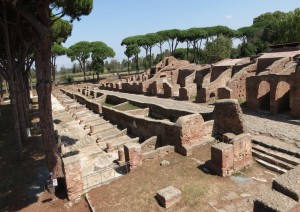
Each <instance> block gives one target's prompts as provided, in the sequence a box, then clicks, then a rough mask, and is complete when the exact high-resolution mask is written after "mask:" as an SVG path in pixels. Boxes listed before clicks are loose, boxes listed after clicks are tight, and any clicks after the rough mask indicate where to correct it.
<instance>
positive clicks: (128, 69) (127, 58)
mask: <svg viewBox="0 0 300 212" xmlns="http://www.w3.org/2000/svg"><path fill="white" fill-rule="evenodd" d="M127 70H128V74H130V71H129V57H127Z"/></svg>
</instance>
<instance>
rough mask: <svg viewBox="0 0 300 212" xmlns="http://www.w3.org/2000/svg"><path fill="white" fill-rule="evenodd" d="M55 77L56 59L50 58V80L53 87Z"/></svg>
mask: <svg viewBox="0 0 300 212" xmlns="http://www.w3.org/2000/svg"><path fill="white" fill-rule="evenodd" d="M55 75H56V58H55V57H52V80H53V82H52V83H53V85H54V86H55Z"/></svg>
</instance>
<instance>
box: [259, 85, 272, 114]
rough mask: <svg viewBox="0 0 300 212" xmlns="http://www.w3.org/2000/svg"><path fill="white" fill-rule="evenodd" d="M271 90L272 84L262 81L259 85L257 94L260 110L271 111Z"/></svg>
mask: <svg viewBox="0 0 300 212" xmlns="http://www.w3.org/2000/svg"><path fill="white" fill-rule="evenodd" d="M270 90H271V89H270V83H268V82H267V81H262V82H261V83H260V84H259V88H258V94H257V101H258V109H260V110H268V111H269V110H270Z"/></svg>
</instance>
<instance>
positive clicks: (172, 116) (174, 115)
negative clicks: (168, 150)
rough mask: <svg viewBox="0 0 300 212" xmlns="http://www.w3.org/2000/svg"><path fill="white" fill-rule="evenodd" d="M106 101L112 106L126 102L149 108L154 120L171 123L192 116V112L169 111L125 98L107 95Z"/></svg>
mask: <svg viewBox="0 0 300 212" xmlns="http://www.w3.org/2000/svg"><path fill="white" fill-rule="evenodd" d="M106 100H107V102H108V103H111V102H113V103H114V104H119V103H123V102H126V101H128V102H130V103H131V104H133V105H136V106H137V107H140V108H149V111H150V112H149V113H150V115H151V116H152V117H154V118H157V119H169V120H171V121H173V120H177V119H178V118H179V117H181V116H185V115H189V114H193V112H188V111H184V110H175V109H169V108H165V107H163V106H159V105H155V104H150V103H144V102H139V101H132V100H127V99H125V98H120V97H117V96H113V95H107V98H106Z"/></svg>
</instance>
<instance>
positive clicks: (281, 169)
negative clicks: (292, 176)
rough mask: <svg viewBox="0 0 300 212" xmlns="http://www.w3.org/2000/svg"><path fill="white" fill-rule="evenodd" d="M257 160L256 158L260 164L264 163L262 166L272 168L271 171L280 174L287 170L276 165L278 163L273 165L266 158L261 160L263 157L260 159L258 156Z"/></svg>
mask: <svg viewBox="0 0 300 212" xmlns="http://www.w3.org/2000/svg"><path fill="white" fill-rule="evenodd" d="M255 160H256V161H257V162H258V163H259V164H260V165H262V166H264V167H266V168H268V169H270V170H271V171H274V172H277V173H279V174H284V173H286V172H287V170H286V169H283V168H280V167H278V166H276V165H273V164H271V163H268V162H266V161H264V160H261V159H258V158H256V159H255Z"/></svg>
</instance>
